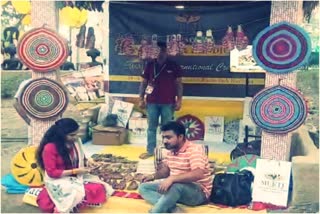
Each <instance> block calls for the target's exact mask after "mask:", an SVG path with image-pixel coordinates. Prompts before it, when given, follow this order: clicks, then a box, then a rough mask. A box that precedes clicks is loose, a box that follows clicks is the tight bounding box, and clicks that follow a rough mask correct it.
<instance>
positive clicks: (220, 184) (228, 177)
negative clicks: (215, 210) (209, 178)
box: [210, 170, 254, 207]
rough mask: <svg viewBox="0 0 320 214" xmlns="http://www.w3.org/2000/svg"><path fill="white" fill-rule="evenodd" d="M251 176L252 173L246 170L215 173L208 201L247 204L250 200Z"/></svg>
mask: <svg viewBox="0 0 320 214" xmlns="http://www.w3.org/2000/svg"><path fill="white" fill-rule="evenodd" d="M253 178H254V176H253V174H252V173H251V172H250V171H248V170H243V171H240V172H237V173H221V174H216V175H215V177H214V180H213V186H212V191H211V195H210V201H211V202H212V203H215V204H221V205H226V206H232V207H236V206H240V205H247V204H249V203H250V202H251V200H252V194H251V183H252V181H253Z"/></svg>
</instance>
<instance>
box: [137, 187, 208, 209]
mask: <svg viewBox="0 0 320 214" xmlns="http://www.w3.org/2000/svg"><path fill="white" fill-rule="evenodd" d="M159 184H160V182H159V181H155V182H148V183H142V184H140V186H139V193H140V194H141V196H142V197H143V198H144V200H146V201H147V202H148V203H150V204H152V205H154V207H153V208H152V209H151V210H150V211H149V212H150V213H169V212H172V211H173V210H174V209H175V208H176V203H181V204H185V205H188V206H197V205H201V204H204V203H206V202H207V198H206V196H205V194H204V192H203V191H202V189H201V187H200V186H199V185H198V184H196V183H174V184H172V186H171V187H170V188H169V190H168V191H167V192H166V193H165V194H161V193H159V192H158V188H159Z"/></svg>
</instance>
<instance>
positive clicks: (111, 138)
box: [92, 125, 128, 145]
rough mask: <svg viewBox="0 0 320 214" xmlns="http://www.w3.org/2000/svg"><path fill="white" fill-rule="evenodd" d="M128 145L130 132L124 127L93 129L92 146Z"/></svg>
mask: <svg viewBox="0 0 320 214" xmlns="http://www.w3.org/2000/svg"><path fill="white" fill-rule="evenodd" d="M125 143H128V130H127V129H125V128H122V127H104V126H101V125H97V126H94V127H93V133H92V144H95V145H122V144H125Z"/></svg>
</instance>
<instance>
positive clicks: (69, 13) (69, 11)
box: [59, 7, 88, 28]
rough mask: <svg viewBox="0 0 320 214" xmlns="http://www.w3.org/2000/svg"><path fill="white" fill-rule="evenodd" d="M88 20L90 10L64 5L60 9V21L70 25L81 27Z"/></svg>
mask: <svg viewBox="0 0 320 214" xmlns="http://www.w3.org/2000/svg"><path fill="white" fill-rule="evenodd" d="M87 20H88V11H87V10H85V9H81V10H80V9H78V8H76V7H74V8H72V7H64V8H62V9H61V10H59V21H60V23H61V24H64V25H67V26H69V27H76V28H79V27H81V26H82V25H84V24H85V23H86V22H87Z"/></svg>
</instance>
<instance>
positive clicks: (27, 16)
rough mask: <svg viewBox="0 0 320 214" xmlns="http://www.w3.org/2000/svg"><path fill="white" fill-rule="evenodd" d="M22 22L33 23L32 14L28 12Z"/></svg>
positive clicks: (25, 23)
mask: <svg viewBox="0 0 320 214" xmlns="http://www.w3.org/2000/svg"><path fill="white" fill-rule="evenodd" d="M21 24H23V25H30V24H31V15H30V14H27V15H25V16H24V17H23V19H22V20H21Z"/></svg>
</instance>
